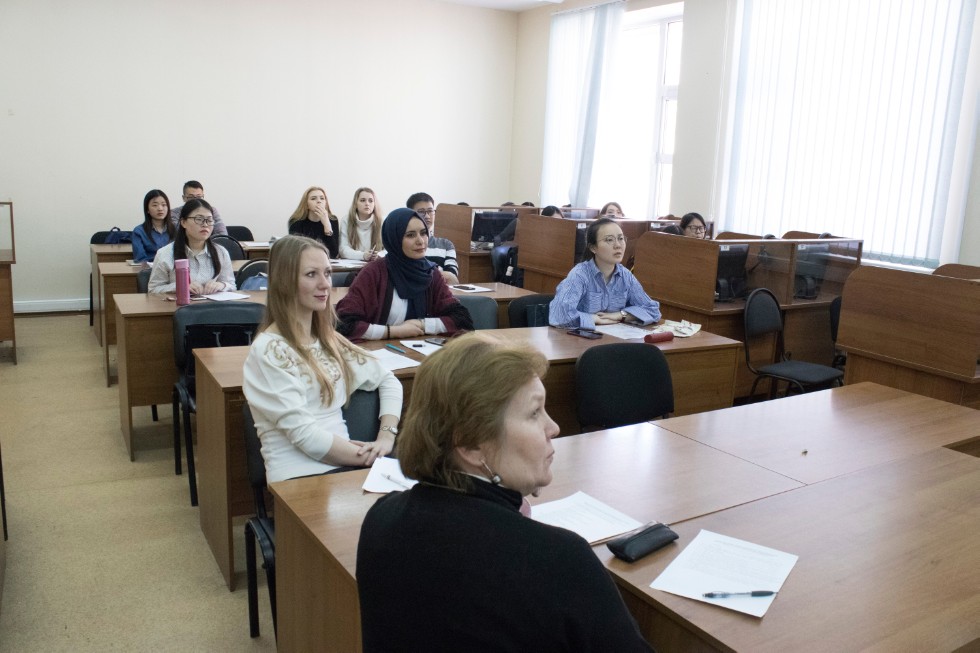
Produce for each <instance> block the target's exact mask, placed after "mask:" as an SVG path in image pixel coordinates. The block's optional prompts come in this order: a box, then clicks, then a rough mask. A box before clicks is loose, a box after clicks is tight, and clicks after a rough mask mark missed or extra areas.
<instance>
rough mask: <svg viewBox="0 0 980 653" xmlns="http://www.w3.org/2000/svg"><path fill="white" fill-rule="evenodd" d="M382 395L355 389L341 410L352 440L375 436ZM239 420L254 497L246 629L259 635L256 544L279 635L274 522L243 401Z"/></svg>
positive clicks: (259, 454) (254, 433)
mask: <svg viewBox="0 0 980 653" xmlns="http://www.w3.org/2000/svg"><path fill="white" fill-rule="evenodd" d="M380 406H381V397H380V394H379V393H378V391H377V390H374V391H372V392H366V391H364V390H356V391H354V394H352V395H351V398H350V402H349V403H348V405H347V406H346V407H345V408H344V409H343V413H344V420H345V421H346V422H347V429H348V432H350V433H351V434H352V435H353V436H355V439H358V440H362V441H364V442H369V441H372V440H374V439H375V438H376V437H377V435H378V429H379V428H380V426H381V419H380V418H379V417H378V412H379V410H380ZM242 421H243V424H244V435H245V462H246V464H247V465H248V482H249V485H250V486H251V487H252V495H253V497H254V500H255V517H252V518H251V519H249V520H248V521H247V522H246V523H245V568H246V576H247V578H248V629H249V634H250V635H251V636H252V637H258V636H259V588H258V568H257V567H256V566H255V544H256V542H258V544H259V549H260V550H261V552H262V568H263V569H265V577H266V584H267V585H268V586H269V605H270V607H271V608H272V628H273V630H274V631H275V632H276V633H277V635H278V626H277V620H276V524H275V519H274V518H273V517H270V516H269V513H268V510H267V509H266V506H265V488H266V477H265V461H264V460H263V459H262V445H261V442H260V440H259V436H258V433H257V431H256V430H255V420H254V419H253V418H252V411H251V410H250V409H249V406H248V402H245V403H244V404H242ZM353 469H362V468H358V467H338V468H337V469H335V470H333V471H331V472H329V473H330V474H334V473H338V472H345V471H349V470H353Z"/></svg>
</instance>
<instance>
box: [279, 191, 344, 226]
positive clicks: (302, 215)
mask: <svg viewBox="0 0 980 653" xmlns="http://www.w3.org/2000/svg"><path fill="white" fill-rule="evenodd" d="M315 190H318V191H320V192H321V193H323V200H324V204H326V206H327V218H328V219H329V218H332V217H334V216H333V211H331V210H330V198H328V197H327V191H325V190H323V189H322V188H320V187H319V186H310V187H309V188H307V189H306V190H305V191H304V192H303V197H302V198H300V200H299V206H297V207H296V210H295V211H293V214H292V215H291V216H289V222H288V223H286V224H287V226H290V225H292V224H293V223H294V222H299V221H300V220H305V219H306V218H308V217H309V216H310V205H309V204H307V201H308V200H309V199H310V193H312V192H313V191H315Z"/></svg>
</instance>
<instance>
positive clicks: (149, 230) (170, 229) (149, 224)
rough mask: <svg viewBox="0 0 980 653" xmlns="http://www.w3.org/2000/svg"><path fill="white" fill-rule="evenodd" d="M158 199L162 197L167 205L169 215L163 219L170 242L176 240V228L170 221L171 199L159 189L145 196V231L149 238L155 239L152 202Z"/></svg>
mask: <svg viewBox="0 0 980 653" xmlns="http://www.w3.org/2000/svg"><path fill="white" fill-rule="evenodd" d="M158 197H162V198H163V201H164V202H166V203H167V215H166V217H165V218H164V219H163V224H164V225H165V226H166V228H167V236H168V237H169V238H170V240H173V239H174V232H175V231H176V230H177V228H176V227H174V223H173V222H171V221H170V198H169V197H167V194H166V193H164V192H163V191H162V190H160V189H159V188H154V189H153V190H151V191H150V192H149V193H147V194H146V195H144V196H143V231H144V232H145V233H146V235H147V236H149V237H151V238H152V237H153V218H151V217H150V201H151V200H155V199H156V198H158Z"/></svg>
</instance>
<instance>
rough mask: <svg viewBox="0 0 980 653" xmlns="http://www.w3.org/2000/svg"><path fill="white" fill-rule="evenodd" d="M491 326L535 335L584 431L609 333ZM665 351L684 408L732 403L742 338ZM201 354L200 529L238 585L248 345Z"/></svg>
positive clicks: (572, 417)
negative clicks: (592, 370)
mask: <svg viewBox="0 0 980 653" xmlns="http://www.w3.org/2000/svg"><path fill="white" fill-rule="evenodd" d="M489 333H494V334H497V335H498V336H499V337H501V338H507V339H515V340H522V341H525V342H529V343H530V344H531V345H532V346H533V347H535V348H536V349H538V350H539V351H541V352H543V353H544V354H545V356H546V357H547V358H548V360H549V361H550V364H551V365H550V368H549V370H548V374H547V376H546V377H545V379H544V386H545V390H546V392H547V403H546V407H547V410H548V413H549V414H550V415H551V417H552V419H554V420H555V421H556V422H557V423H558V425H559V426H560V427H561V429H562V431H561V432H562V433H563V434H565V435H568V434H572V433H578V432H579V430H580V429H579V426H578V418H577V416H576V402H575V362H576V361H577V360H578V357H579V356H580V355H581V354H582V352H584V351H585V350H586V349H588V348H590V347H594V346H596V345H597V344H601V343H603V342H606V341H608V340H610V339H603V340H599V341H596V340H586V339H584V338H576V337H574V336H569V335H567V334H565V333H564V332H563V331H561V330H558V329H552V328H551V327H533V328H524V329H498V330H496V331H489ZM383 344H384V343H383V342H381V341H373V342H371V343H368V344H367V345H365V346H367V347H369V348H379V347H382V346H383ZM662 350H663V352H664V355H665V357H666V358H667V363H668V365H669V366H670V369H671V375H672V377H673V383H674V396H675V408H676V411H677V414H687V413H689V412H694V411H697V410H713V409H715V408H720V407H724V406H730V405H731V402H732V388H733V382H734V370H735V361H736V355H737V352H738V343H737V342H734V341H732V340H728V339H726V338H721V337H719V336H715V335H713V334H710V333H704V332H702V333H700V334H698V335H696V336H692V337H691V338H676V339H674V340H673V341H672V342H670V343H665V344H664V346H663V347H662ZM410 354H411V355H410V358H416V359H421V356H420V355H419V354H416V353H414V352H410ZM194 355H195V356H196V357H197V393H198V401H197V411H198V412H197V424H198V430H197V441H198V446H197V459H198V464H197V472H198V503H199V505H200V507H201V529H202V530H203V531H204V534H205V538H206V539H207V541H208V544H209V546H210V547H211V550H212V552H213V553H214V557H215V560H216V561H217V563H218V566H219V568H220V569H221V572H222V574H223V575H224V577H225V582H226V583H227V584H228V587H229V588H230V589H234V585H235V572H234V547H233V533H232V519H233V518H234V517H236V516H239V515H249V514H252V509H253V507H254V506H253V504H252V499H251V491H250V490H249V486H248V481H247V479H246V475H245V453H244V443H243V442H242V423H241V403H242V401H244V396H243V393H242V367H243V365H244V362H245V358H246V356H247V355H248V348H247V347H224V348H221V349H205V350H200V351H195V352H194ZM171 367H173V366H172V365H171ZM415 370H416V368H414V367H411V368H407V369H403V370H398V371H396V372H395V376H396V377H398V378H399V379H400V380H401V382H402V385H403V387H404V390H405V403H404V406H405V407H406V408H407V406H408V402H409V399H410V397H411V390H412V380H413V379H414V377H415ZM120 379H122V376H120ZM171 385H172V383H171ZM120 386H122V382H121V381H120Z"/></svg>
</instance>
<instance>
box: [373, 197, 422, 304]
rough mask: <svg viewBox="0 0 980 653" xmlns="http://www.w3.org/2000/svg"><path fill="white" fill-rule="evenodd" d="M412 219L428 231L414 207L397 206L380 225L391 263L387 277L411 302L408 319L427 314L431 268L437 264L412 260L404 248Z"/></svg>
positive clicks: (401, 294) (386, 258)
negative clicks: (406, 233) (399, 207)
mask: <svg viewBox="0 0 980 653" xmlns="http://www.w3.org/2000/svg"><path fill="white" fill-rule="evenodd" d="M412 218H417V219H418V220H419V221H420V222H421V223H422V228H423V229H425V232H426V233H427V234H428V233H429V231H428V228H427V227H426V226H425V220H423V219H422V218H420V217H419V215H418V213H416V212H415V211H413V210H411V209H395V210H394V211H392V212H391V213H389V214H388V217H387V218H385V221H384V222H383V223H382V224H381V242H382V243H383V244H384V247H385V251H386V252H387V254H386V255H385V263H386V264H387V265H388V279H390V280H391V282H392V283H394V284H395V290H397V291H398V296H399V297H401V298H402V299H404V300H406V301H407V302H408V312H407V313H406V318H408V319H416V318H423V317H425V313H426V304H425V293H426V291H427V290H428V289H429V284H430V283H432V274H433V272H432V271H433V270H434V269H435V267H436V264H435V263H433V262H432V261H429V260H428V259H424V258H423V259H412V258H409V257H407V256H405V252H404V251H402V238H404V237H405V232H406V231H408V223H409V222H410V221H411V219H412Z"/></svg>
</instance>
